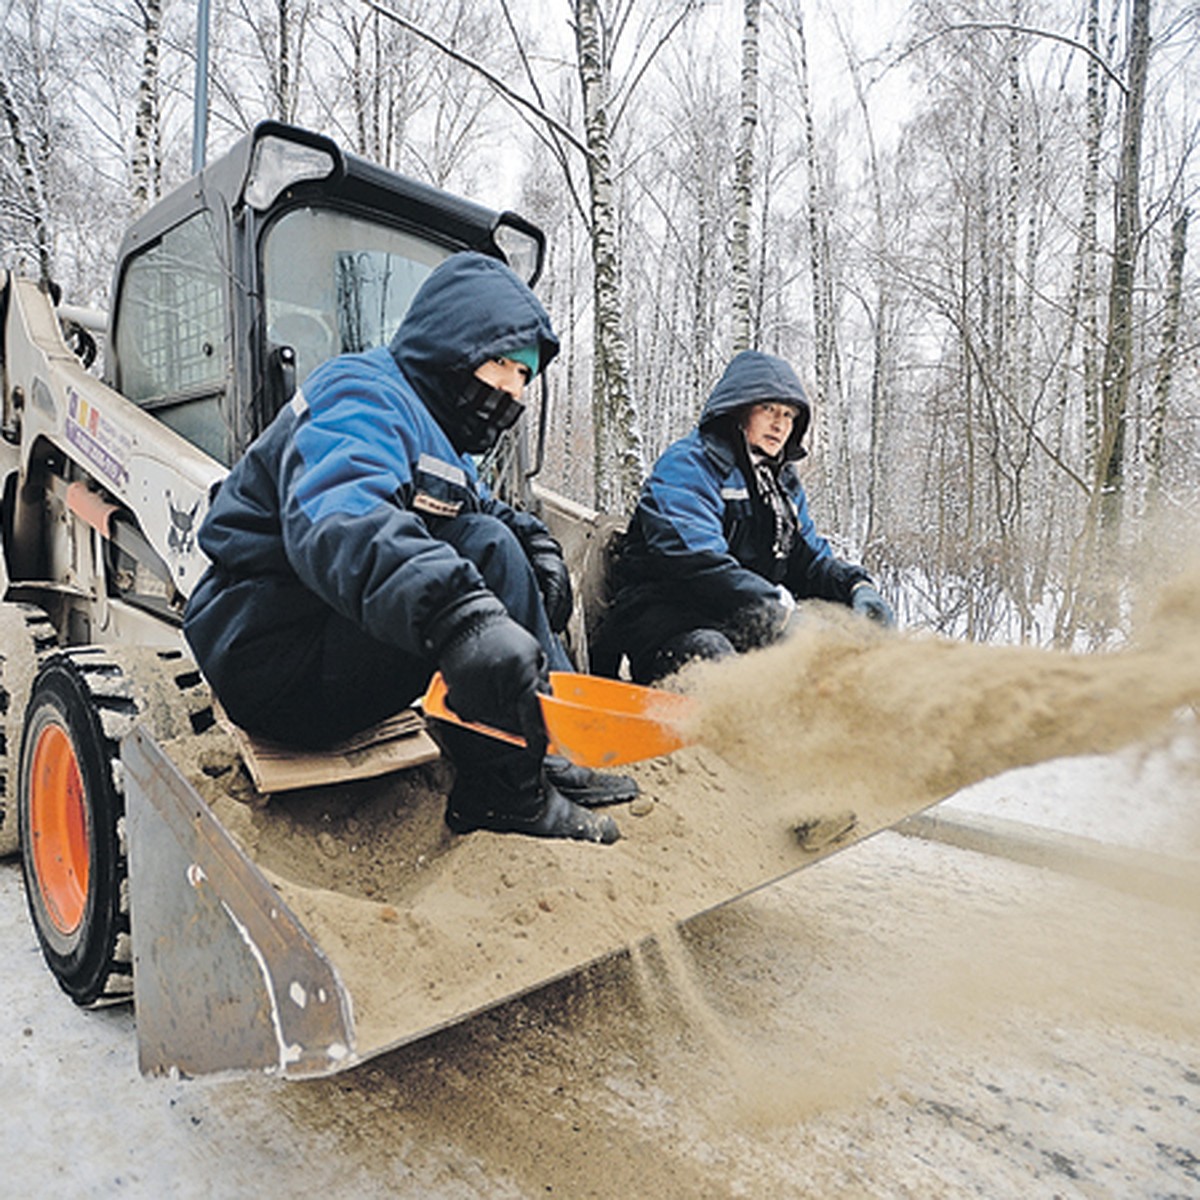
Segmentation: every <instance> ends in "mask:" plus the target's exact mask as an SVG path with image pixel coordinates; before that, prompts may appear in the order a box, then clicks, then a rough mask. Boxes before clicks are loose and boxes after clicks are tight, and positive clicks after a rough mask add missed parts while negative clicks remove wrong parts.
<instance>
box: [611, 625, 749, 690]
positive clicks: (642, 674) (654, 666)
mask: <svg viewBox="0 0 1200 1200" xmlns="http://www.w3.org/2000/svg"><path fill="white" fill-rule="evenodd" d="M736 653H737V650H736V649H735V647H734V645H733V643H732V642H731V641H730V640H729V638H727V637H726V636H725V635H724V634H723V633H721V632H720V630H717V629H689V630H687V632H686V633H680V634H676V636H675V637H673V638H670V639H668V640H667V641H666V642H664V643H663V644H662V645H661V646H659V647H658V649H657V650H655V651H654V653H653V654H652V655H650V656H649V659H648V661H646V662H642V663H633V664H631V668H632V674H633V677H634V680H635V681H636V682H638V683H654V682H655V681H656V680H659V679H663V678H665V677H666V676H667V675H673V674H674V673H675V672H676V671H678V670H680V668H682V667H684V666H686V665H687V664H688V663H690V662H695V661H697V660H698V659H703V660H709V661H715V660H717V659H721V658H728V657H730V656H731V655H733V654H736Z"/></svg>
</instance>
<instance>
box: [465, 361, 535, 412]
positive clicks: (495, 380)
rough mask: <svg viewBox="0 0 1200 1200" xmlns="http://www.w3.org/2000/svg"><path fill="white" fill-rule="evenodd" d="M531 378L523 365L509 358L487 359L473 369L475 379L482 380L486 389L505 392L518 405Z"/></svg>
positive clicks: (527, 369)
mask: <svg viewBox="0 0 1200 1200" xmlns="http://www.w3.org/2000/svg"><path fill="white" fill-rule="evenodd" d="M532 377H533V376H532V373H531V372H530V370H529V368H528V367H527V366H526V365H525V364H524V363H519V362H514V361H513V360H512V359H511V358H489V359H488V360H487V362H485V363H481V364H480V365H479V366H478V367H476V368H475V378H476V379H482V380H483V382H484V383H486V384H487V385H488V387H494V388H499V389H500V390H501V391H502V392H507V393H508V394H509V395H510V396H511V397H512V398H513V399H514V400H515V401H516V402H517V403H518V404H519V403H520V402H521V397H522V396H523V395H524V394H525V389H526V387H528V386H529V381H530V379H531V378H532Z"/></svg>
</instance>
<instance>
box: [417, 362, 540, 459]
mask: <svg viewBox="0 0 1200 1200" xmlns="http://www.w3.org/2000/svg"><path fill="white" fill-rule="evenodd" d="M438 409H439V410H440V411H437V410H435V415H437V416H439V418H443V417H444V419H442V420H441V425H442V427H443V428H444V429H445V430H446V433H447V434H448V435H449V437H450V440H451V441H452V442H453V443H454V445H455V446H456V447H457V448H458V449H459V450H460V451H462V452H463V453H465V454H484V453H486V452H487V451H488V450H490V449H491V448H492V447H493V446H494V445H495V444H496V441H497V439H498V438H499V437H500V435H501V434H502V433H503V432H504V431H505V430H506V429H511V428H512V426H513V425H515V424H516V422H517V419H518V418H519V417H520V415H521V414H522V413H523V412H524V411H525V405H523V404H520V403H518V402H517V401H516V400H514V399H513V398H512V397H511V396H510V395H509V394H508V393H507V392H506V391H504V390H503V389H501V388H494V387H492V386H491V385H490V384H487V383H484V381H483V380H482V379H479V378H477V377H476V376H475V375H472V376H471V377H470V378H469V379H468V380H467V381H466V382H465V383H464V384H463V386H462V387H461V388H460V389H459V390H458V392H457V393H456V394H455V396H454V398H453V400H452V401H451V403H450V405H449V406H448V407H447V406H441V405H439V406H438Z"/></svg>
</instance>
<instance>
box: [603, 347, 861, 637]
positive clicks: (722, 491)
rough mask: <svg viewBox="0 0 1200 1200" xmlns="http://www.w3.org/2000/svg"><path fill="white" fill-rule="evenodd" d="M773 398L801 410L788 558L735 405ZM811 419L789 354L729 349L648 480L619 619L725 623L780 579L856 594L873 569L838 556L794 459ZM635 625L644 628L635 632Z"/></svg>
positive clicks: (774, 595)
mask: <svg viewBox="0 0 1200 1200" xmlns="http://www.w3.org/2000/svg"><path fill="white" fill-rule="evenodd" d="M772 400H773V401H781V402H784V403H786V404H790V405H793V406H795V408H796V409H797V410H798V412H797V418H796V421H795V423H794V424H793V427H792V432H791V434H790V436H789V438H788V442H787V445H786V446H785V448H784V452H783V460H784V461H783V463H782V465H781V467H780V470H779V475H778V479H779V484H780V487H781V489H782V491H783V494H784V495H785V497H786V498H787V500H788V502H789V503H790V504H791V506H792V510H793V512H794V515H795V519H796V530H797V536H796V537H795V539H794V541H793V543H792V546H791V550H790V553H789V554H788V556H787V558H786V559H785V560H783V561H779V560H777V559H776V558H775V557H774V556H773V554H772V550H771V543H772V539H773V532H774V528H773V520H772V519H771V516H770V514H769V513H767V512H765V511H764V509H763V507H762V506H761V504H759V503H757V502H756V497H755V492H754V489H753V487H752V485H751V482H750V481H749V480H748V479H747V470H748V458H747V455H746V451H745V448H744V440H743V435H742V433H741V430H740V428H739V425H738V415H737V414H738V412H739V410H741V409H743V408H745V407H746V406H747V405H750V404H756V403H761V402H764V401H772ZM809 419H810V409H809V404H808V398H807V397H806V396H805V394H804V389H803V387H802V386H801V384H800V380H799V379H798V378H797V377H796V373H795V372H794V371H793V370H792V368H791V367H790V366H789V365H788V364H787V363H786V362H785V361H784V360H783V359H780V358H776V357H774V356H773V355H770V354H764V353H762V352H761V351H757V350H746V351H743V352H742V353H740V354H738V355H736V356H735V357H734V358H733V360H732V361H731V362H730V364H729V366H728V367H727V368H726V370H725V373H724V374H723V375H722V377H721V379H720V381H719V382H718V383H717V385H716V387H715V388H714V389H713V391H712V393H711V395H710V396H709V397H708V400H707V402H706V403H705V405H704V409H703V411H702V412H701V414H700V421H699V424H698V425H697V427H696V428H695V429H694V430H692V432H690V433H689V434H687V435H686V436H684V437H683V438H681V439H680V440H679V441H677V442H674V443H673V444H672V445H670V446H668V447H667V449H666V450H665V451H664V452H663V454H662V455H661V457H660V458H659V460H658V462H657V463H655V465H654V469H653V471H652V472H651V474H650V477H649V479H647V481H646V482H645V484H644V485H643V487H642V491H641V495H640V497H639V499H638V504H637V508H636V509H635V511H634V514H633V517H632V519H631V521H630V525H629V529H628V532H627V534H626V536H625V540H624V544H623V547H622V551H621V557H620V562H619V565H618V570H617V582H618V586H619V588H620V592H619V594H618V598H617V610H616V612H614V620H615V621H616V622H618V623H620V622H626V623H629V624H636V623H637V621H638V620H639V616H640V614H641V613H642V612H644V611H647V610H648V609H649V608H651V607H654V608H656V609H658V610H660V612H659V615H658V617H656V621H655V624H656V625H657V626H658V628H657V629H656V630H655V632H654V634H653V635H652V636H651V637H650V640H651V641H653V640H657V638H659V637H661V638H662V639H663V640H665V638H666V637H669V636H672V635H673V634H674V633H678V632H682V631H683V630H684V629H686V628H688V627H693V628H694V627H699V626H698V623H699V622H703V623H706V624H711V625H713V626H715V627H721V626H723V625H725V624H726V623H727V622H728V621H729V620H730V619H731V618H736V615H737V614H738V613H739V612H742V611H753V610H754V609H756V608H757V607H759V606H761V605H763V604H764V603H766V602H768V601H777V600H778V596H779V593H778V586H777V585H778V584H780V583H782V584H783V585H784V586H785V587H787V588H788V589H789V590H790V591H791V592H792V594H793V595H795V596H796V597H797V598H820V599H825V600H835V601H841V602H843V603H849V601H850V593H851V590H852V589H853V587H854V584H855V583H856V582H858V581H859V580H860V579H867V578H869V576H868V575H867V572H866V571H864V570H863V569H862V568H861V567H857V566H853V565H851V564H849V563H844V562H842V561H840V560H839V559H837V558H836V557H834V555H833V552H832V550H831V548H830V545H829V542H828V541H827V540H826V539H825V538H824V537H821V536H820V535H819V534H818V533H817V531H816V527H815V525H814V524H813V520H812V518H811V517H810V516H809V513H808V504H807V501H806V498H805V495H804V488H803V486H802V485H801V483H800V479H799V476H798V475H797V473H796V470H795V466H794V463H795V462H796V460H797V459H799V458H801V457H803V455H804V453H805V451H804V449H803V447H802V444H801V443H802V441H803V438H804V435H805V433H806V431H807V429H808V424H809ZM671 607H673V608H674V609H676V610H677V611H679V614H680V615H679V620H678V622H674V623H670V622H668V624H667V625H664V624H661V617H662V611H661V610H664V609H667V608H671ZM684 610H686V611H684ZM669 624H674V625H677V627H673V628H671V627H668V625H669ZM646 632H647V633H649V631H646ZM617 633H618V635H619V634H620V630H617ZM630 636H631V637H632V638H634V640H637V638H638V632H637V631H636V630H635V631H633V632H632V633H631V634H630ZM643 648H645V647H643Z"/></svg>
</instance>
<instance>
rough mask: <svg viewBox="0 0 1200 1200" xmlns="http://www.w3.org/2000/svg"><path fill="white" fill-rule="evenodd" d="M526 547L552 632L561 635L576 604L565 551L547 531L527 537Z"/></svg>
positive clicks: (525, 540)
mask: <svg viewBox="0 0 1200 1200" xmlns="http://www.w3.org/2000/svg"><path fill="white" fill-rule="evenodd" d="M523 544H524V546H525V554H526V555H527V556H528V558H529V563H530V565H531V566H532V567H533V573H534V574H535V575H536V576H537V581H538V590H539V591H540V592H541V593H542V603H543V604H544V605H545V606H546V617H547V619H548V620H549V622H550V628H551V629H552V630H553V631H554V632H555V633H562V631H563V630H564V629H566V627H567V622H568V621H569V620H570V619H571V609H572V607H573V606H574V603H575V600H574V597H573V595H572V593H571V573H570V572H569V571H568V570H567V564H566V562H565V561H564V559H563V552H562V547H561V546H560V545H559V544H558V542H557V541H556V540H555V539H554V538H553V537H552V536H551V535H550V533H549V531H547V530H542V531H539V532H535V533H530V534H527V535H526V536H525V539H524V542H523Z"/></svg>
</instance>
